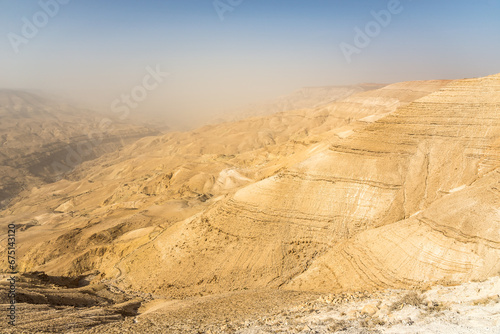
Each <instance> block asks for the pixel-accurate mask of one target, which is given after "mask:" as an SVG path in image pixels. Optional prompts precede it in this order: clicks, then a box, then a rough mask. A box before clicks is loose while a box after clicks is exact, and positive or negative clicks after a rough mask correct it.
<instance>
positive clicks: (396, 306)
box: [389, 291, 425, 311]
mask: <svg viewBox="0 0 500 334" xmlns="http://www.w3.org/2000/svg"><path fill="white" fill-rule="evenodd" d="M424 304H425V302H424V298H423V297H422V296H421V295H420V294H419V293H417V292H416V291H412V292H409V293H407V294H406V295H404V296H403V297H401V298H400V299H398V300H397V301H395V302H394V303H392V305H391V306H390V307H389V309H390V310H391V311H396V310H400V309H402V308H403V307H405V306H407V305H411V306H415V307H420V306H422V305H424Z"/></svg>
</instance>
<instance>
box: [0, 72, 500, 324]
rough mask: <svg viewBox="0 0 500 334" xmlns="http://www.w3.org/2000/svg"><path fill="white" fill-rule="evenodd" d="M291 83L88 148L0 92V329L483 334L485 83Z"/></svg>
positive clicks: (495, 131)
mask: <svg viewBox="0 0 500 334" xmlns="http://www.w3.org/2000/svg"><path fill="white" fill-rule="evenodd" d="M311 90H313V89H310V90H309V91H307V90H305V92H306V93H304V92H302V93H300V91H299V92H295V93H293V94H292V95H291V96H293V98H292V99H290V103H289V104H286V103H285V102H282V99H278V100H276V101H277V102H273V103H269V104H267V105H265V106H263V107H262V110H261V112H256V111H255V107H252V108H253V109H252V110H251V111H249V113H250V114H251V115H252V117H247V118H240V117H236V120H234V121H227V122H220V123H215V124H213V125H207V126H204V127H201V128H198V129H195V130H192V131H186V132H167V133H162V134H160V133H159V132H158V131H156V130H154V129H151V128H148V127H145V126H138V125H134V124H132V123H130V122H126V121H120V120H110V124H112V125H113V126H112V127H111V128H109V127H106V131H101V132H102V133H104V135H103V136H102V138H101V141H100V142H99V144H98V145H96V144H93V143H92V140H91V139H89V138H91V136H90V137H89V133H91V132H92V131H95V130H96V129H99V128H102V125H100V124H101V121H102V119H103V117H102V116H99V115H98V114H93V113H90V112H83V111H81V110H76V109H72V108H71V107H69V106H60V105H57V106H56V105H55V102H53V101H50V102H49V101H47V100H45V99H43V98H41V97H37V95H34V94H31V93H26V92H24V93H23V92H18V91H0V115H1V117H2V118H1V120H0V138H1V145H0V201H1V202H0V208H1V211H0V223H1V226H2V231H3V233H2V234H1V238H0V249H1V250H2V253H4V254H7V232H6V231H7V225H8V224H11V223H14V224H16V261H17V268H18V270H19V274H18V277H19V280H18V283H17V290H16V294H17V325H16V327H15V328H13V327H11V326H8V324H7V321H0V331H1V332H2V333H36V332H40V333H335V332H341V333H443V334H444V333H499V332H500V74H497V75H491V76H488V77H482V78H473V79H463V80H429V81H411V82H402V83H395V84H389V85H375V84H372V85H368V84H366V85H358V86H346V87H336V88H333V87H325V88H316V89H314V90H313V91H311ZM301 94H302V95H304V94H305V95H306V96H307V98H304V99H303V100H302V101H301V99H300V95H301ZM329 95H330V97H328V96H329ZM282 106H285V107H283V108H282ZM288 106H290V107H288ZM257 109H259V108H257ZM83 114H85V115H86V116H85V117H83V116H81V115H83ZM42 120H43V123H42ZM68 147H70V148H71V147H73V149H72V151H74V152H78V150H79V148H80V149H81V148H82V147H87V150H85V151H84V152H87V153H85V154H78V155H77V158H76V160H77V163H74V164H69V163H68V159H71V158H68V153H67V152H68ZM72 161H74V160H72ZM61 165H62V166H68V165H71V166H68V167H70V168H66V169H64V170H61V169H59V170H57V168H55V167H54V166H61ZM0 264H1V268H2V272H3V273H4V275H3V278H2V281H1V282H2V284H1V285H0V290H1V291H0V292H1V295H0V300H1V303H2V304H3V306H2V307H1V311H0V316H1V317H2V318H4V319H6V318H7V315H6V314H7V311H6V307H7V303H8V302H9V301H8V299H7V293H8V285H7V284H8V283H7V281H6V279H7V277H8V276H9V274H8V271H9V270H8V262H7V256H2V257H0Z"/></svg>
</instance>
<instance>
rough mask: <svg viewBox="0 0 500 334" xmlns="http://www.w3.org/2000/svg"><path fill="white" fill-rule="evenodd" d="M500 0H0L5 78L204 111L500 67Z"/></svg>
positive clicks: (168, 113)
mask: <svg viewBox="0 0 500 334" xmlns="http://www.w3.org/2000/svg"><path fill="white" fill-rule="evenodd" d="M499 18H500V0H439V1H436V0H400V1H398V0H383V1H379V0H359V1H356V0H215V1H213V0H149V1H148V0H143V1H138V0H137V1H132V0H120V1H118V0H108V1H104V0H39V1H38V0H37V1H34V0H23V1H14V0H0V88H12V89H30V90H42V91H47V92H51V93H56V94H59V95H61V96H65V97H66V98H71V99H73V100H74V101H82V103H85V104H87V105H89V106H92V107H95V108H99V109H103V110H111V111H112V112H116V113H120V115H122V116H123V117H124V118H125V117H129V115H130V114H133V115H135V116H136V117H142V116H144V117H146V116H151V115H154V117H157V118H158V119H160V118H162V119H166V120H168V121H172V122H181V121H185V120H197V119H200V120H201V119H205V118H207V117H211V115H215V114H217V113H220V112H223V111H227V110H231V109H232V108H233V109H237V108H238V107H240V106H244V105H245V104H247V103H249V102H255V101H261V100H266V99H269V98H273V97H277V96H280V95H284V94H287V93H290V92H292V91H293V90H296V89H299V88H301V87H305V86H330V85H347V84H357V83H365V82H377V83H393V82H400V81H408V80H424V79H460V78H466V77H480V76H485V75H489V74H495V73H499V72H500V19H499Z"/></svg>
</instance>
